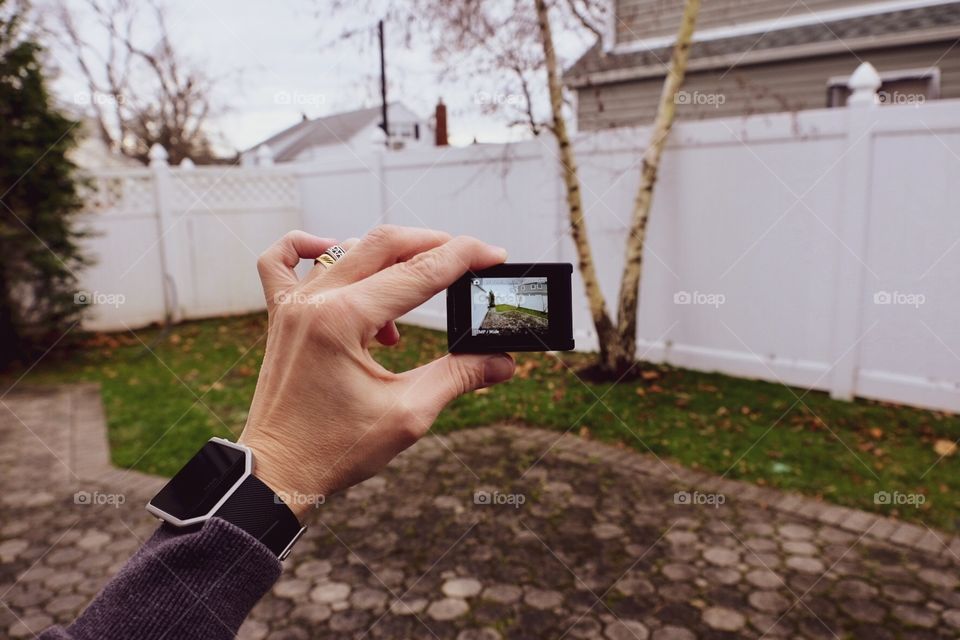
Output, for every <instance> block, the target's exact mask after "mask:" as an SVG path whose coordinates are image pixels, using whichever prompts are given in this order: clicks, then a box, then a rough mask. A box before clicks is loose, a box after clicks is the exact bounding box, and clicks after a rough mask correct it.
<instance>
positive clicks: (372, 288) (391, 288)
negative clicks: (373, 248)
mask: <svg viewBox="0 0 960 640" xmlns="http://www.w3.org/2000/svg"><path fill="white" fill-rule="evenodd" d="M506 259H507V251H506V249H502V248H500V247H495V246H493V245H489V244H487V243H486V242H482V241H480V240H477V239H476V238H471V237H470V236H458V237H456V238H454V239H453V240H450V241H448V242H445V243H443V244H441V245H440V246H438V247H435V248H433V249H430V250H429V251H424V252H423V253H418V254H417V255H415V256H414V257H413V258H411V259H410V260H407V261H406V262H400V263H397V264H395V265H393V266H390V267H387V268H386V269H384V270H383V271H379V272H377V273H375V274H373V275H372V276H370V277H368V278H365V279H364V280H361V281H360V282H357V283H355V284H352V285H350V287H349V289H351V290H352V291H351V296H352V297H355V298H356V299H357V300H358V301H359V306H360V308H362V309H363V310H364V312H365V315H366V317H367V319H368V320H369V321H370V323H371V325H373V326H375V327H378V328H379V327H381V326H383V325H384V324H386V323H387V322H389V321H391V320H395V319H396V318H399V317H400V316H402V315H403V314H405V313H407V312H408V311H411V310H413V309H414V308H416V307H418V306H420V305H421V304H423V303H424V302H426V301H427V300H429V299H430V298H432V297H433V296H435V295H436V294H438V293H440V292H441V291H443V290H444V289H446V288H447V287H449V286H450V285H451V284H453V283H454V282H455V281H456V279H457V278H459V277H460V276H462V275H463V274H464V273H466V272H467V271H476V270H479V269H486V268H487V267H492V266H494V265H497V264H500V263H502V262H503V261H505V260H506Z"/></svg>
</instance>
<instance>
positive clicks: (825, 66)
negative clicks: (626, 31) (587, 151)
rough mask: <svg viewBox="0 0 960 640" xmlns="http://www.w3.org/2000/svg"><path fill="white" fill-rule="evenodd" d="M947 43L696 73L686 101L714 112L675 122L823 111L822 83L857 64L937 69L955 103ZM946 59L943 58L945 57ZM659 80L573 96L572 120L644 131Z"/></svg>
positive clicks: (682, 114)
mask: <svg viewBox="0 0 960 640" xmlns="http://www.w3.org/2000/svg"><path fill="white" fill-rule="evenodd" d="M952 44H953V43H952V42H943V43H934V44H926V45H916V46H911V47H900V48H897V49H884V50H878V51H861V52H858V55H859V58H857V57H856V56H855V55H854V54H853V53H850V52H847V53H844V54H838V55H831V56H823V57H818V58H809V59H806V60H790V61H786V62H773V63H767V64H758V65H751V66H744V67H735V68H733V69H732V70H728V69H726V68H724V69H718V70H714V71H705V72H696V73H692V74H690V75H688V76H687V80H686V82H685V83H684V86H683V91H685V92H687V94H689V95H693V94H694V93H695V92H699V93H700V94H701V95H722V96H723V98H724V103H723V104H722V105H719V106H713V105H704V104H700V105H697V104H692V101H691V103H690V104H681V105H680V107H679V108H678V109H677V117H678V118H679V119H705V118H719V117H725V116H736V115H749V114H754V113H772V112H779V111H800V110H804V109H822V108H824V107H826V106H827V81H828V80H829V79H830V78H831V77H834V76H843V75H849V74H851V73H853V71H854V70H855V69H856V68H857V65H859V64H860V62H861V60H866V61H869V62H871V63H872V64H873V65H874V66H875V67H876V68H877V70H878V71H880V72H881V73H883V72H885V71H897V70H904V69H926V68H929V67H930V66H934V65H935V66H936V67H938V68H939V69H940V71H941V74H942V77H941V98H960V47H953V48H952V49H951V45H952ZM945 54H946V55H945ZM662 85H663V78H649V79H644V80H638V81H633V82H623V83H617V84H610V85H603V86H597V87H585V88H583V89H580V90H579V91H578V92H577V94H578V105H577V119H578V124H579V127H580V129H581V130H584V131H586V130H592V129H605V128H609V127H619V126H635V125H645V124H649V123H651V122H652V121H653V118H654V115H655V113H656V109H657V102H658V100H659V98H660V90H661V88H662Z"/></svg>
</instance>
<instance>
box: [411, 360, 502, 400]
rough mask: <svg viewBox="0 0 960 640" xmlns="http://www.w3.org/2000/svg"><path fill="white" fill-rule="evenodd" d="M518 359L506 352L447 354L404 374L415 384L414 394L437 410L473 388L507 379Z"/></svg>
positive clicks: (487, 385) (413, 395)
mask: <svg viewBox="0 0 960 640" xmlns="http://www.w3.org/2000/svg"><path fill="white" fill-rule="evenodd" d="M513 370H514V363H513V358H511V357H510V356H509V355H507V354H506V353H496V354H482V355H481V354H460V353H458V354H447V355H445V356H443V357H442V358H438V359H436V360H434V361H433V362H430V363H428V364H425V365H423V366H421V367H417V368H416V369H413V370H411V371H407V372H406V373H404V374H401V375H402V377H404V378H407V380H408V383H409V384H410V385H412V386H413V387H415V393H412V394H411V395H412V397H418V398H423V399H424V400H425V401H426V402H428V403H429V404H430V409H431V410H432V411H433V412H434V413H440V410H441V409H443V407H445V406H446V405H447V403H449V402H450V401H452V400H454V399H456V398H457V397H458V396H461V395H463V394H465V393H467V392H469V391H473V390H475V389H480V388H483V387H489V386H491V385H495V384H498V383H500V382H506V381H507V380H509V379H510V378H512V377H513Z"/></svg>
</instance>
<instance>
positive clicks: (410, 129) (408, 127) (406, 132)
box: [390, 122, 420, 140]
mask: <svg viewBox="0 0 960 640" xmlns="http://www.w3.org/2000/svg"><path fill="white" fill-rule="evenodd" d="M390 136H391V137H393V138H400V139H402V140H419V139H420V125H419V124H418V123H416V122H397V123H394V124H391V125H390Z"/></svg>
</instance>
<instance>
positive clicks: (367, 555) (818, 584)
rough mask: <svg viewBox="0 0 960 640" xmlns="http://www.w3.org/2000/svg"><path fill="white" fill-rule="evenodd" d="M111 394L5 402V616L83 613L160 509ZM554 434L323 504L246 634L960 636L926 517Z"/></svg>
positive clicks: (17, 619)
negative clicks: (108, 409) (148, 505)
mask: <svg viewBox="0 0 960 640" xmlns="http://www.w3.org/2000/svg"><path fill="white" fill-rule="evenodd" d="M98 398H99V396H98V393H97V390H96V389H95V388H91V387H71V388H60V389H55V390H46V391H38V390H26V391H16V392H14V393H11V394H10V395H8V396H7V397H5V398H4V399H3V401H2V404H0V438H2V440H0V442H2V446H0V469H2V480H0V482H2V485H0V489H2V491H0V561H2V565H0V566H2V569H0V601H2V606H0V637H7V636H9V637H31V636H32V634H33V633H36V632H38V631H40V630H41V629H42V628H44V627H45V626H47V625H49V624H51V623H53V622H65V621H68V620H70V619H71V618H72V617H73V616H75V615H76V614H77V613H78V612H79V611H80V610H81V609H82V608H83V607H84V606H85V604H86V603H87V602H88V600H89V599H90V597H91V596H93V595H94V594H95V593H96V592H97V590H98V589H99V588H100V587H101V585H102V584H103V583H104V581H105V580H106V579H107V577H108V576H109V575H111V574H112V573H113V572H115V571H116V570H117V569H118V568H119V567H120V566H121V564H122V563H123V561H124V560H125V559H126V558H127V557H128V556H129V554H130V553H131V552H132V551H134V549H136V547H137V546H138V545H139V544H140V541H141V540H143V539H144V538H145V537H146V536H148V535H149V533H150V532H151V531H152V529H153V528H154V526H155V521H153V520H152V519H151V518H149V516H148V515H147V514H146V513H145V512H144V511H143V508H142V507H143V503H144V501H145V500H146V499H147V497H149V495H151V493H152V492H153V491H154V490H155V489H156V487H157V486H158V480H157V479H155V478H152V477H149V476H145V475H142V474H137V473H127V472H122V471H116V470H114V471H110V469H109V467H108V466H107V463H106V457H105V438H104V435H103V424H102V412H101V409H100V404H99V399H98ZM168 437H176V433H175V431H174V432H171V434H170V435H169V436H168ZM557 438H558V434H555V433H551V432H545V431H539V430H532V429H522V428H515V427H506V426H504V427H489V428H484V429H478V430H473V431H467V432H462V433H459V434H456V435H454V436H451V437H449V438H443V439H440V438H434V437H429V438H427V439H425V440H424V441H423V442H422V443H420V444H419V445H417V446H416V447H414V448H413V449H411V450H410V451H408V452H406V453H405V454H403V455H402V456H401V457H400V458H398V459H397V461H396V462H395V463H393V464H392V465H391V466H390V467H389V468H388V469H387V470H386V471H385V472H384V473H383V474H382V475H381V476H380V477H377V478H375V479H373V480H370V481H368V482H366V483H364V484H363V485H362V486H359V487H355V488H353V489H351V490H350V491H348V492H347V493H345V494H343V495H340V496H337V497H335V498H332V499H331V500H329V501H328V502H327V504H326V505H323V506H322V507H320V508H319V509H318V511H317V513H316V514H315V516H314V517H313V518H312V522H311V526H310V529H309V531H308V533H307V535H306V536H305V539H304V540H302V541H301V542H300V543H299V545H298V546H297V548H296V550H295V551H294V553H293V555H292V556H291V559H290V560H289V561H288V562H287V563H286V566H285V569H284V574H283V577H282V578H281V580H280V582H279V583H277V585H276V586H275V588H274V589H273V591H272V593H271V594H270V595H268V596H267V597H266V598H264V599H263V600H262V601H261V602H260V603H259V604H258V605H257V607H256V609H255V610H254V613H253V615H252V616H251V619H250V620H248V621H247V623H245V625H244V627H243V628H242V630H241V637H242V638H265V637H270V638H402V639H407V638H439V639H444V640H445V639H447V638H454V639H457V640H488V639H489V640H494V639H496V638H518V639H520V638H523V639H527V638H571V639H578V638H602V639H606V640H637V639H639V640H645V639H652V640H687V639H692V638H708V639H712V638H761V637H763V638H869V639H878V640H883V639H886V638H917V639H920V638H956V637H958V636H960V589H958V586H960V569H958V566H960V561H958V559H957V556H956V555H954V551H952V550H950V549H948V548H946V547H945V546H944V544H943V543H941V542H940V541H939V539H938V540H937V541H936V542H937V544H934V542H933V539H932V538H931V536H930V535H927V532H926V530H923V529H918V528H916V527H904V526H902V525H900V524H898V523H895V522H892V521H888V520H885V519H881V518H877V517H875V516H872V515H869V514H864V513H861V512H857V511H852V510H848V509H837V508H832V507H827V506H825V505H821V504H819V503H814V502H811V501H808V500H804V499H800V498H797V497H794V496H787V495H784V494H778V493H775V492H771V491H767V490H761V489H758V488H755V487H749V486H746V485H740V484H738V483H730V482H721V481H718V480H716V479H711V478H709V477H707V476H704V475H701V474H696V473H693V472H690V471H686V470H683V469H680V468H678V467H673V466H666V465H663V464H661V463H659V462H658V461H656V460H655V459H651V458H649V457H646V456H640V455H638V454H636V453H633V452H629V451H622V450H618V449H614V448H611V447H606V446H603V445H598V444H595V443H592V442H585V441H582V440H579V439H576V438H573V437H565V438H563V439H561V440H559V441H558V440H557ZM548 450H549V452H548V453H546V454H545V452H547V451H548ZM721 495H722V498H720V496H721ZM720 502H722V504H719V503H720ZM801 514H804V515H801ZM931 535H934V534H932V533H931ZM939 535H942V534H939ZM943 542H944V543H948V544H953V545H955V546H956V545H957V540H956V538H954V539H952V540H948V539H946V538H944V539H943Z"/></svg>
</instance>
